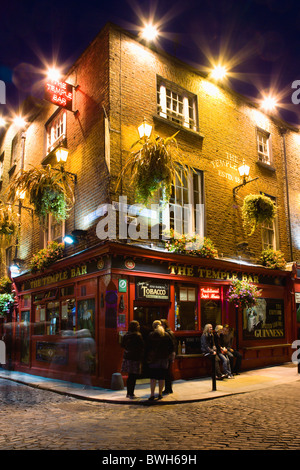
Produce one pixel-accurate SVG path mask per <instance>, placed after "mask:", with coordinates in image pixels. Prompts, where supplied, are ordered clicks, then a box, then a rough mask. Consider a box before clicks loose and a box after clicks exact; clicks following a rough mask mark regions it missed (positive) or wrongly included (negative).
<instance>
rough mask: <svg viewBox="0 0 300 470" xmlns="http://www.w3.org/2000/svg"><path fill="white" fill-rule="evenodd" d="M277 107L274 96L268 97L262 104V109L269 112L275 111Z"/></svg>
mask: <svg viewBox="0 0 300 470" xmlns="http://www.w3.org/2000/svg"><path fill="white" fill-rule="evenodd" d="M276 106H277V100H276V99H275V98H274V97H273V96H266V97H265V98H264V99H263V101H262V103H261V107H262V108H263V109H264V110H265V111H269V112H270V111H274V110H275V108H276Z"/></svg>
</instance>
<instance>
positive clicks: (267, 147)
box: [256, 129, 272, 165]
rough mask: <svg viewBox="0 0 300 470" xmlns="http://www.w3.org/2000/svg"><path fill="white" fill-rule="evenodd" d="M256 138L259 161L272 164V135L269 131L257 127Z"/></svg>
mask: <svg viewBox="0 0 300 470" xmlns="http://www.w3.org/2000/svg"><path fill="white" fill-rule="evenodd" d="M256 138H257V152H258V161H260V162H262V163H266V164H267V165H271V162H272V161H271V160H272V159H271V136H270V134H269V132H267V131H264V130H261V129H257V131H256Z"/></svg>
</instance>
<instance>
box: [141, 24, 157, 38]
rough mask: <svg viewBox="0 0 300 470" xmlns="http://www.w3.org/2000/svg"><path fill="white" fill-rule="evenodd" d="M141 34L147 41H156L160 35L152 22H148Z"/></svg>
mask: <svg viewBox="0 0 300 470" xmlns="http://www.w3.org/2000/svg"><path fill="white" fill-rule="evenodd" d="M141 36H142V38H143V39H146V40H147V41H154V39H156V38H157V36H158V30H157V28H156V26H154V25H153V24H152V23H148V24H146V25H145V26H144V28H143V29H142V32H141Z"/></svg>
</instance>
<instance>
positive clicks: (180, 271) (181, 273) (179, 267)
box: [177, 266, 186, 276]
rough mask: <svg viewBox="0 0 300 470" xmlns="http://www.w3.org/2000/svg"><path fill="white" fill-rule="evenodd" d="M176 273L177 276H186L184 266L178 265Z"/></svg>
mask: <svg viewBox="0 0 300 470" xmlns="http://www.w3.org/2000/svg"><path fill="white" fill-rule="evenodd" d="M177 274H178V275H179V276H186V269H185V266H178V270H177Z"/></svg>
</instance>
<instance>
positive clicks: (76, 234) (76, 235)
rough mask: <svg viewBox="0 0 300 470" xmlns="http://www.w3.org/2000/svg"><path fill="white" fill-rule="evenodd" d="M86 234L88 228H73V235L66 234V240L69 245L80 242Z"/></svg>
mask: <svg viewBox="0 0 300 470" xmlns="http://www.w3.org/2000/svg"><path fill="white" fill-rule="evenodd" d="M86 236H87V230H79V229H77V230H73V232H72V233H71V235H69V234H68V235H65V236H64V242H65V243H67V244H68V245H74V244H76V243H79V241H80V240H82V239H85V238H86Z"/></svg>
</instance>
